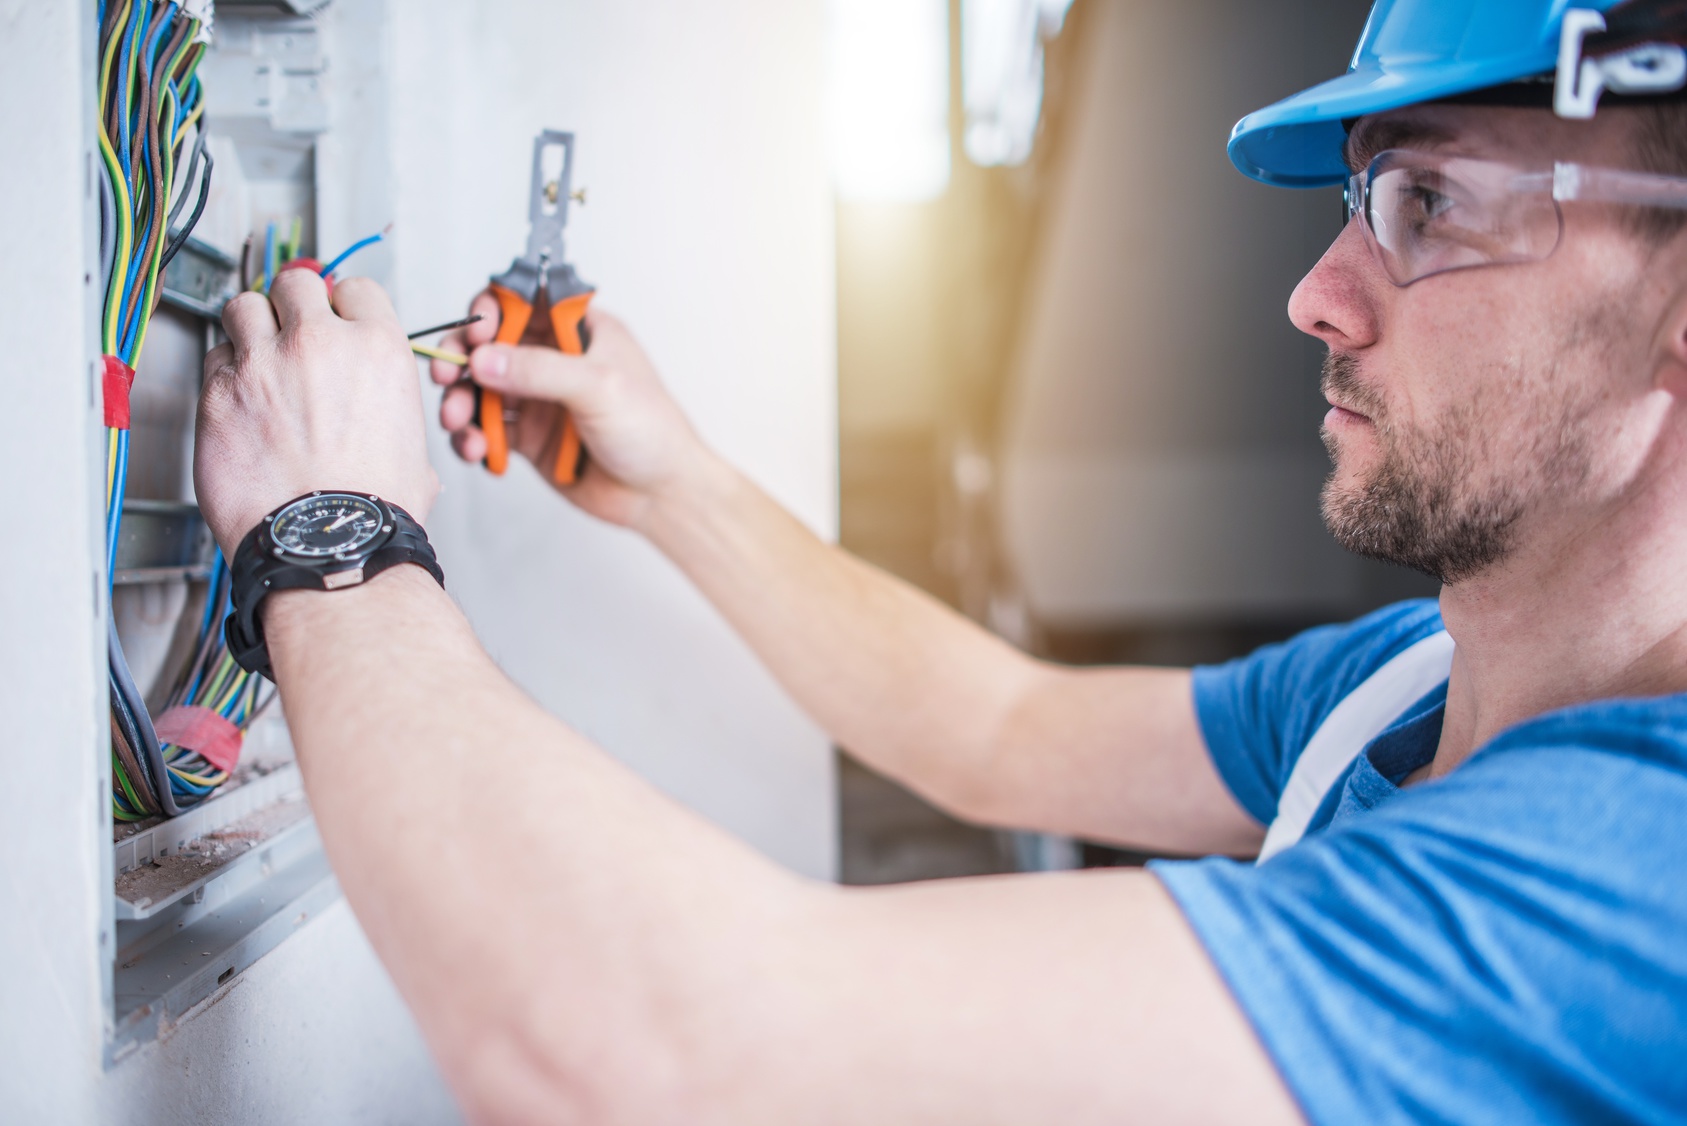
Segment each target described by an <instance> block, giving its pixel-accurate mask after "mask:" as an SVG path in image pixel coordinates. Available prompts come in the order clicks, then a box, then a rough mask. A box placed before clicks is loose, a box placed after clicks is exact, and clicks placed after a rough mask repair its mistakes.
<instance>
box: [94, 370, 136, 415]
mask: <svg viewBox="0 0 1687 1126" xmlns="http://www.w3.org/2000/svg"><path fill="white" fill-rule="evenodd" d="M100 358H101V359H102V360H104V361H105V424H106V425H107V426H109V427H111V428H113V429H114V430H127V429H129V388H131V387H133V386H134V385H135V369H134V368H132V367H130V366H129V365H128V364H126V363H124V362H123V361H122V360H120V359H118V358H117V357H116V356H101V357H100Z"/></svg>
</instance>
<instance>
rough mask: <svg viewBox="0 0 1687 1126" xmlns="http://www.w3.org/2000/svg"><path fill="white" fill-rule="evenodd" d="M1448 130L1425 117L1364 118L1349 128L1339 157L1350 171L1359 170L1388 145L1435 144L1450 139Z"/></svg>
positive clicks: (1419, 147) (1408, 146) (1387, 148)
mask: <svg viewBox="0 0 1687 1126" xmlns="http://www.w3.org/2000/svg"><path fill="white" fill-rule="evenodd" d="M1452 139H1453V134H1452V132H1451V131H1450V130H1448V129H1445V128H1442V127H1441V126H1439V125H1431V124H1430V123H1429V122H1427V121H1413V120H1411V119H1410V118H1405V119H1401V118H1384V119H1382V120H1364V119H1361V121H1360V122H1359V124H1358V125H1357V126H1356V127H1355V128H1353V129H1350V130H1349V131H1348V134H1347V143H1346V144H1345V145H1343V146H1342V153H1341V158H1342V160H1343V161H1344V162H1345V163H1346V165H1347V170H1348V171H1349V172H1358V171H1359V170H1360V169H1361V168H1364V167H1365V166H1366V165H1368V164H1370V163H1371V161H1372V160H1373V159H1375V158H1376V155H1377V153H1379V152H1387V151H1388V150H1389V149H1413V148H1416V149H1423V148H1435V147H1436V146H1438V145H1445V144H1447V143H1449V142H1450V141H1452Z"/></svg>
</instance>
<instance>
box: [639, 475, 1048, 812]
mask: <svg viewBox="0 0 1687 1126" xmlns="http://www.w3.org/2000/svg"><path fill="white" fill-rule="evenodd" d="M643 530H644V531H645V532H646V534H648V535H649V536H650V538H651V539H652V541H653V542H655V543H656V545H657V546H658V547H660V548H661V549H662V550H663V551H664V552H665V553H666V554H667V555H668V556H669V557H670V558H672V559H673V560H674V561H675V562H676V563H678V565H679V566H680V567H681V568H683V569H684V570H685V571H686V573H687V574H688V575H689V576H690V578H691V579H692V580H693V581H694V582H695V583H696V584H697V586H698V587H699V588H700V589H701V590H702V591H703V593H704V594H705V595H706V596H707V597H708V598H709V599H710V600H711V601H712V602H713V603H714V604H715V605H716V607H718V608H719V609H720V611H721V612H722V613H723V614H724V615H725V616H726V617H727V619H728V620H729V621H730V622H731V623H732V625H733V627H734V628H735V629H737V630H738V632H739V633H740V634H741V635H742V636H743V637H744V638H745V639H746V640H747V641H748V642H749V643H750V645H751V646H752V647H753V648H754V649H755V650H756V652H757V653H758V654H759V655H760V656H761V658H762V659H763V661H764V662H765V663H766V665H767V666H768V668H770V669H771V670H772V671H773V673H774V675H775V676H776V677H778V678H779V680H780V681H781V682H782V683H783V684H784V686H785V687H786V689H787V690H788V691H789V692H790V693H791V694H792V695H793V696H794V697H795V698H796V700H797V701H798V702H799V703H800V704H801V705H802V706H803V707H804V708H805V709H806V710H807V711H808V712H809V714H810V715H812V716H813V717H814V718H815V720H816V721H817V722H819V723H820V724H821V725H822V726H823V727H825V728H826V730H827V731H828V732H829V733H830V734H831V735H832V737H833V738H834V739H836V740H837V741H838V742H839V743H840V744H841V745H843V746H844V747H846V748H848V749H849V750H850V751H851V752H852V753H853V754H855V755H857V756H858V757H860V758H861V759H863V760H864V761H866V762H867V763H869V764H870V765H872V766H874V767H875V768H877V769H879V770H881V771H883V772H885V773H887V774H890V775H892V776H894V777H897V778H899V779H901V780H903V781H905V782H907V783H909V784H911V785H913V786H914V787H915V788H916V789H919V790H921V791H923V792H925V793H926V794H928V796H931V797H933V798H935V799H936V800H939V801H941V802H943V803H945V804H949V805H955V804H957V803H958V802H959V803H960V804H969V803H967V802H965V801H964V795H965V793H966V791H967V790H968V789H969V788H970V787H973V786H976V785H977V783H978V781H979V780H980V778H981V777H982V776H984V775H987V774H988V770H987V769H986V768H987V767H988V765H989V762H988V760H989V758H990V756H991V754H992V750H993V746H994V743H995V741H996V739H997V738H998V736H999V735H1000V733H1001V732H1002V731H1003V729H1004V727H1005V725H1006V723H1007V719H1008V716H1009V715H1010V713H1011V712H1012V710H1013V708H1014V707H1015V706H1016V702H1017V701H1018V700H1019V699H1020V698H1021V697H1022V696H1023V695H1024V694H1025V693H1026V692H1027V691H1028V690H1030V689H1031V688H1032V687H1033V686H1035V685H1036V684H1037V683H1038V682H1039V680H1040V669H1039V666H1038V665H1037V663H1036V662H1034V661H1032V660H1030V659H1028V658H1027V657H1025V656H1024V655H1023V654H1021V653H1020V652H1018V651H1017V650H1015V649H1013V648H1012V647H1011V646H1009V645H1007V644H1005V643H1004V642H1002V641H1001V640H1000V639H998V638H996V637H993V636H991V635H990V634H988V633H986V632H985V631H984V630H981V629H979V628H978V627H977V626H976V625H974V624H973V623H971V622H969V621H967V620H966V619H964V618H962V617H961V616H960V615H958V614H955V613H954V612H953V611H951V610H950V609H949V608H948V607H946V606H943V605H942V604H940V603H938V602H937V601H936V600H934V599H932V598H930V597H929V596H927V595H926V594H924V593H923V592H921V591H919V590H916V589H915V588H913V587H911V586H909V585H908V584H906V583H904V582H902V581H901V580H899V579H897V578H895V577H893V576H891V575H888V574H886V573H885V572H883V571H880V570H878V569H877V568H874V567H871V566H869V565H867V564H865V563H863V562H861V561H860V560H858V559H856V558H854V557H853V556H851V555H849V554H848V553H847V552H844V551H842V550H840V549H838V548H835V547H833V546H831V545H829V544H826V543H824V542H822V541H821V540H820V539H819V538H818V537H816V536H815V535H814V534H813V533H812V532H810V531H809V530H808V529H807V528H805V527H804V526H803V525H802V524H800V523H799V522H798V521H797V520H796V519H795V518H794V517H792V516H791V515H790V514H789V513H787V512H786V511H785V510H784V509H782V508H780V507H779V505H778V504H776V503H775V502H774V501H773V500H772V499H771V498H769V497H768V496H767V495H766V494H765V493H763V492H762V491H761V490H760V489H758V488H757V487H756V486H755V485H753V484H752V483H750V482H749V481H748V480H746V479H745V478H744V477H742V476H741V475H740V474H738V473H737V472H736V471H735V470H733V469H732V468H731V467H730V466H727V465H726V464H724V463H723V462H721V461H719V460H715V459H712V458H711V459H709V460H708V461H707V462H706V464H705V466H704V468H703V471H702V472H700V473H698V474H697V475H695V476H694V477H693V478H692V479H691V480H690V481H689V482H688V484H687V487H686V488H685V489H684V490H683V491H679V492H676V493H675V494H674V495H672V496H670V497H667V498H664V500H663V501H662V502H661V503H659V504H657V505H656V506H654V507H653V509H652V512H651V514H650V516H649V518H648V520H647V521H646V522H645V523H644V526H643Z"/></svg>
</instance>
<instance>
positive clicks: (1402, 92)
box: [1229, 50, 1553, 188]
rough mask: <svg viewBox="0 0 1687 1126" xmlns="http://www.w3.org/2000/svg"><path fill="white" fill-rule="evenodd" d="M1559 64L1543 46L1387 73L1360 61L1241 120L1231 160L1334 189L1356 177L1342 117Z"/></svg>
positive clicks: (1283, 180)
mask: <svg viewBox="0 0 1687 1126" xmlns="http://www.w3.org/2000/svg"><path fill="white" fill-rule="evenodd" d="M1552 65H1553V60H1552V59H1550V58H1543V57H1542V55H1541V53H1540V52H1539V51H1538V50H1537V51H1529V52H1527V53H1525V54H1519V55H1518V56H1516V57H1515V58H1514V59H1512V60H1495V59H1491V58H1489V59H1483V60H1481V61H1479V62H1472V63H1470V64H1468V65H1461V64H1459V63H1457V62H1450V61H1448V60H1445V59H1426V60H1424V63H1423V64H1422V65H1421V66H1406V67H1402V66H1399V65H1398V64H1396V65H1394V66H1391V67H1389V68H1388V69H1387V70H1386V71H1385V70H1382V69H1380V68H1377V67H1374V66H1360V67H1359V68H1356V69H1354V70H1350V71H1348V72H1347V73H1346V74H1344V75H1342V76H1341V77H1339V78H1333V79H1331V80H1330V81H1328V82H1325V83H1322V84H1320V85H1317V86H1314V87H1312V88H1311V89H1309V90H1303V91H1301V92H1300V93H1298V94H1295V95H1294V96H1293V97H1289V98H1285V99H1283V100H1282V101H1280V102H1277V103H1276V104H1274V105H1270V106H1267V107H1265V108H1264V109H1262V110H1259V111H1257V112H1255V113H1250V114H1249V115H1248V116H1246V117H1244V118H1243V119H1242V120H1241V121H1238V122H1237V123H1236V128H1235V129H1233V130H1232V131H1231V134H1230V146H1229V151H1230V161H1231V163H1232V164H1234V165H1235V166H1236V167H1237V168H1238V169H1239V170H1240V171H1241V172H1242V174H1243V175H1245V176H1248V177H1251V178H1252V179H1255V180H1258V181H1260V182H1261V183H1266V184H1272V185H1275V186H1277V187H1284V188H1326V187H1331V186H1333V185H1336V184H1340V183H1342V182H1343V181H1345V180H1346V179H1347V175H1348V170H1347V165H1346V164H1345V163H1344V162H1343V161H1342V146H1343V145H1344V144H1345V143H1346V141H1347V129H1346V127H1345V126H1344V125H1343V124H1342V122H1344V121H1352V120H1354V119H1356V118H1360V117H1364V116H1366V115H1367V114H1373V113H1384V112H1386V111H1388V110H1393V109H1400V108H1402V107H1404V106H1410V105H1417V104H1419V103H1421V102H1431V101H1435V100H1437V99H1440V98H1447V97H1452V96H1453V95H1455V94H1467V93H1471V92H1473V91H1476V90H1481V89H1485V88H1487V87H1490V86H1495V85H1499V84H1501V83H1504V82H1512V81H1515V80H1517V79H1520V78H1530V77H1533V76H1535V75H1538V74H1541V73H1543V72H1544V71H1548V70H1550V69H1551V68H1552Z"/></svg>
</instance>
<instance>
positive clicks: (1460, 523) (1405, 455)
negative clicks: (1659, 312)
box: [1322, 352, 1589, 583]
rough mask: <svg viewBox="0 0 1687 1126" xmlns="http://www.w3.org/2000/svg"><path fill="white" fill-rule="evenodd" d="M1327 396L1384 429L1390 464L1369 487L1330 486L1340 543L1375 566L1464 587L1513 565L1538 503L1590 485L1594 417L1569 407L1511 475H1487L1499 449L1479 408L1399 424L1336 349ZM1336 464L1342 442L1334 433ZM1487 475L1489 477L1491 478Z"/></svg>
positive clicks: (1327, 366) (1329, 504) (1331, 521)
mask: <svg viewBox="0 0 1687 1126" xmlns="http://www.w3.org/2000/svg"><path fill="white" fill-rule="evenodd" d="M1324 390H1325V393H1326V395H1333V396H1334V397H1335V398H1336V399H1337V400H1338V401H1341V402H1344V403H1350V404H1352V405H1353V406H1354V407H1356V408H1357V409H1358V410H1359V411H1361V412H1363V413H1364V414H1366V415H1367V416H1368V417H1369V418H1370V419H1371V421H1372V423H1373V424H1374V426H1375V428H1376V437H1377V441H1378V444H1379V445H1380V446H1381V452H1382V460H1381V463H1380V464H1378V465H1377V466H1376V467H1375V468H1374V469H1373V470H1372V471H1371V472H1370V473H1369V474H1367V475H1366V476H1365V477H1364V478H1363V479H1362V480H1360V481H1358V482H1356V483H1354V484H1351V485H1343V484H1340V483H1339V482H1338V479H1337V475H1336V474H1335V473H1334V472H1332V473H1331V475H1330V477H1329V479H1328V480H1327V481H1326V482H1325V483H1324V491H1323V496H1322V507H1323V513H1324V523H1325V525H1326V526H1327V527H1328V528H1329V530H1330V534H1331V535H1333V536H1334V537H1335V539H1336V541H1337V542H1338V543H1340V544H1341V545H1342V546H1343V547H1345V548H1347V549H1348V550H1349V551H1353V552H1356V553H1357V554H1359V555H1363V556H1366V557H1368V558H1371V559H1380V560H1383V561H1384V562H1387V563H1396V564H1399V565H1400V566H1403V567H1410V568H1411V569H1412V570H1414V571H1421V572H1423V573H1424V574H1426V575H1429V576H1430V577H1431V578H1435V579H1438V580H1440V581H1441V582H1442V583H1457V582H1460V581H1462V580H1465V579H1469V578H1471V577H1473V576H1476V575H1478V574H1481V573H1482V572H1484V571H1487V570H1489V569H1490V568H1492V567H1495V566H1497V565H1498V564H1500V563H1501V562H1503V561H1504V560H1505V559H1506V558H1507V557H1508V556H1510V555H1511V554H1512V552H1513V551H1514V550H1515V547H1516V540H1517V528H1518V522H1519V520H1520V519H1521V518H1522V517H1523V515H1524V513H1525V512H1526V511H1528V509H1529V506H1530V505H1531V504H1532V503H1535V502H1537V501H1538V500H1539V499H1540V498H1541V497H1542V496H1543V495H1546V494H1549V493H1551V492H1552V491H1553V490H1554V489H1555V488H1558V487H1562V486H1565V485H1568V484H1571V483H1573V482H1575V481H1580V480H1585V478H1586V476H1587V473H1588V469H1589V464H1588V456H1587V454H1588V449H1587V447H1588V441H1587V437H1588V436H1587V432H1586V427H1585V425H1583V423H1585V421H1586V417H1587V416H1586V412H1585V410H1584V409H1582V405H1580V404H1573V403H1563V404H1560V409H1559V410H1557V411H1553V412H1549V413H1551V414H1553V415H1555V417H1553V418H1552V420H1551V422H1546V420H1545V419H1541V420H1538V421H1539V422H1542V423H1546V424H1545V425H1540V426H1538V427H1537V428H1536V432H1535V440H1534V441H1533V442H1532V443H1531V444H1532V445H1533V446H1534V447H1535V448H1534V449H1533V450H1531V456H1529V457H1526V458H1523V459H1520V460H1521V462H1522V464H1518V465H1515V466H1512V467H1510V468H1511V469H1512V470H1513V471H1512V472H1511V473H1510V474H1509V475H1483V474H1481V473H1480V472H1479V468H1480V466H1479V463H1480V461H1481V459H1482V456H1483V453H1484V449H1485V443H1486V444H1487V445H1489V446H1491V445H1492V441H1491V438H1490V437H1489V436H1487V435H1486V434H1485V432H1484V428H1483V427H1482V426H1481V425H1479V423H1478V420H1477V418H1476V417H1475V416H1476V415H1477V413H1478V411H1477V410H1476V409H1475V408H1474V407H1466V408H1464V409H1461V410H1455V411H1451V412H1449V414H1448V416H1447V417H1446V418H1445V419H1443V420H1442V422H1441V425H1440V426H1439V427H1438V428H1437V429H1436V430H1434V431H1428V430H1422V429H1417V430H1409V431H1408V430H1405V429H1403V428H1401V427H1398V426H1395V425H1393V423H1392V420H1391V419H1390V417H1389V414H1388V411H1387V408H1386V406H1385V405H1384V404H1383V403H1382V401H1381V400H1380V398H1379V397H1378V396H1377V395H1376V394H1375V393H1374V392H1372V391H1371V390H1370V389H1369V388H1368V387H1366V386H1365V385H1364V384H1363V383H1361V382H1360V381H1359V377H1358V361H1357V359H1355V358H1354V357H1353V356H1351V355H1348V354H1345V353H1338V352H1332V353H1330V354H1329V355H1328V356H1327V357H1326V358H1325V360H1324ZM1323 439H1324V445H1325V446H1326V447H1327V448H1328V449H1329V451H1330V457H1331V459H1332V460H1334V459H1336V457H1337V446H1338V443H1337V440H1336V437H1335V435H1333V434H1332V433H1330V431H1329V429H1328V428H1327V427H1326V428H1325V430H1324V432H1323ZM1484 476H1486V478H1487V479H1486V480H1484V479H1483V478H1484Z"/></svg>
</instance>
